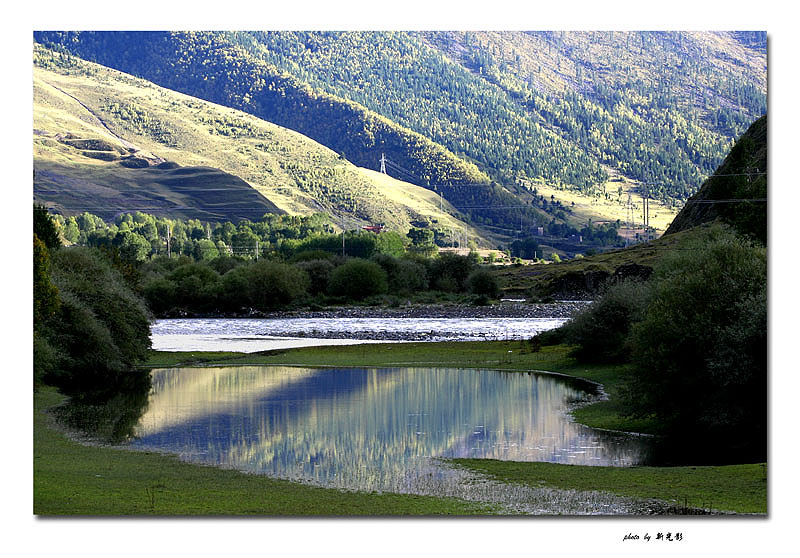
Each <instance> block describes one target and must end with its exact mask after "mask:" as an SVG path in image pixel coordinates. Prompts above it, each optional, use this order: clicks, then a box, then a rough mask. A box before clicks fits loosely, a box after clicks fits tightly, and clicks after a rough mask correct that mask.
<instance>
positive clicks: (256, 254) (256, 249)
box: [256, 238, 258, 261]
mask: <svg viewBox="0 0 800 558" xmlns="http://www.w3.org/2000/svg"><path fill="white" fill-rule="evenodd" d="M256 261H258V239H257V238H256Z"/></svg>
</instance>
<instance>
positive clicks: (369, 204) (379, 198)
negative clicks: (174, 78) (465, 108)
mask: <svg viewBox="0 0 800 558" xmlns="http://www.w3.org/2000/svg"><path fill="white" fill-rule="evenodd" d="M33 147H34V195H35V196H36V198H37V199H38V200H40V201H43V202H47V203H48V205H50V206H52V207H54V208H56V209H59V210H61V211H62V212H66V213H75V212H78V213H80V212H82V211H89V212H90V213H94V214H97V215H101V216H103V217H113V216H114V215H115V214H116V213H119V212H120V211H125V212H131V211H136V210H140V211H144V212H148V213H153V214H156V215H172V216H174V217H180V218H189V217H191V218H200V219H204V220H220V219H225V220H230V219H233V220H236V219H240V218H248V219H251V220H256V219H258V218H260V217H261V216H262V215H263V214H264V213H283V212H288V213H291V214H300V215H310V214H312V213H317V212H326V213H328V214H330V215H331V216H332V217H333V219H334V222H335V223H337V225H341V224H344V226H345V227H347V228H352V227H356V226H360V225H363V224H367V223H373V224H374V223H382V224H385V225H386V226H388V227H390V228H393V229H396V230H398V231H401V232H402V233H403V234H405V232H406V231H407V230H408V229H409V227H411V226H412V223H419V222H423V223H429V224H430V225H431V226H432V227H439V228H442V229H448V230H458V231H462V230H464V229H465V228H466V227H467V225H465V224H464V223H463V222H462V221H460V220H458V219H457V218H455V217H453V216H452V215H451V214H453V215H456V214H457V213H458V212H457V211H456V210H454V209H453V208H452V207H449V204H446V203H442V202H441V201H440V200H439V199H438V198H437V197H436V196H435V195H434V194H433V193H431V192H429V191H428V190H426V189H424V188H419V187H417V186H413V185H411V184H407V183H403V182H400V181H397V180H392V179H391V178H390V177H387V176H385V175H381V176H379V177H376V176H374V175H373V174H369V173H366V172H364V170H363V169H359V168H358V167H355V166H353V165H352V164H351V163H349V162H347V161H345V160H343V159H341V158H340V157H339V156H338V155H337V154H336V153H334V152H333V151H331V150H330V149H328V148H326V147H324V146H321V145H319V144H317V143H316V142H314V141H311V140H310V139H308V138H306V137H304V136H302V135H300V134H298V133H296V132H294V131H291V130H287V129H284V128H281V127H279V126H276V125H274V124H271V123H269V122H265V121H263V120H260V119H258V118H255V117H253V116H251V115H248V114H245V113H242V112H240V111H236V110H233V109H229V108H226V107H222V106H219V105H214V104H212V103H208V102H205V101H201V100H199V99H196V98H192V97H188V96H186V95H182V94H178V93H175V92H173V91H169V90H166V89H163V88H161V87H157V86H155V85H153V84H152V83H148V82H146V81H144V80H141V79H136V78H133V77H132V76H129V75H126V74H123V73H120V72H117V71H115V70H110V69H108V68H105V67H103V66H100V65H97V64H93V63H89V62H85V61H83V60H80V59H78V58H75V57H73V56H69V55H64V54H61V53H55V52H53V51H51V50H49V49H46V48H44V47H41V46H39V45H37V46H35V48H34V146H33ZM398 192H404V193H405V194H404V195H402V196H400V195H398ZM441 209H444V210H446V211H441ZM448 211H449V213H448ZM343 221H344V222H343ZM470 230H471V234H472V235H476V234H477V233H476V231H474V230H472V229H470Z"/></svg>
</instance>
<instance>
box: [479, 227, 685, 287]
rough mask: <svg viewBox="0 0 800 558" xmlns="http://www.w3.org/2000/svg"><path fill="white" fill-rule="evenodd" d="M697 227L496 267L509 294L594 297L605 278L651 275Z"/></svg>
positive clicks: (496, 272) (495, 270)
mask: <svg viewBox="0 0 800 558" xmlns="http://www.w3.org/2000/svg"><path fill="white" fill-rule="evenodd" d="M694 234H696V229H695V230H692V229H690V230H687V231H682V232H680V233H676V234H671V235H667V236H662V237H661V238H659V239H656V240H652V241H650V242H646V243H642V244H637V245H634V246H631V247H629V248H624V249H619V250H611V251H608V252H603V253H601V254H596V255H593V256H587V257H585V258H576V259H572V260H569V261H564V262H559V263H546V264H544V263H543V264H535V265H525V266H508V267H503V268H496V269H494V270H493V273H495V274H496V276H497V277H498V279H499V281H500V283H501V286H502V288H503V291H504V293H505V294H506V295H511V296H519V295H523V296H527V297H531V298H549V297H555V298H579V299H586V298H591V297H593V296H594V295H596V294H597V292H598V289H599V288H600V287H601V286H602V285H603V283H604V282H605V281H607V280H608V279H609V278H611V277H614V276H621V277H631V276H637V277H643V276H644V277H647V276H649V274H650V272H652V268H653V265H655V263H656V262H657V261H658V259H659V258H660V257H661V256H662V255H663V254H665V253H667V252H668V251H669V250H672V249H675V248H676V247H678V246H679V245H680V243H682V242H684V241H685V240H686V239H687V238H689V237H691V236H692V235H694Z"/></svg>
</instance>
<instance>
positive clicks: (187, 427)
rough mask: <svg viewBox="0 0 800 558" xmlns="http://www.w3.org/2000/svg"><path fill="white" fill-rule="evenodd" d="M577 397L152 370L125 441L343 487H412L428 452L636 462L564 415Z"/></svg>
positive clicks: (519, 383)
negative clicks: (149, 387) (144, 401)
mask: <svg viewBox="0 0 800 558" xmlns="http://www.w3.org/2000/svg"><path fill="white" fill-rule="evenodd" d="M582 395H583V392H580V391H579V390H577V389H575V388H574V387H571V386H570V385H568V383H566V382H564V381H562V380H560V379H557V378H554V377H551V376H545V375H536V374H523V373H517V374H501V373H498V372H494V371H485V370H456V369H431V368H391V369H368V370H365V369H309V368H294V367H268V366H245V367H226V368H187V369H174V368H173V369H164V370H155V371H154V372H153V392H152V394H151V398H150V402H149V406H148V408H147V412H146V413H145V414H144V416H143V417H142V419H141V420H140V422H139V424H138V426H137V427H136V436H137V439H136V440H135V441H134V442H133V445H135V446H137V447H141V448H147V449H161V450H167V451H171V452H175V453H178V454H180V455H181V456H182V457H183V458H184V459H188V460H192V461H198V462H202V463H206V464H213V465H219V466H225V467H232V468H235V469H239V470H244V471H252V472H257V473H264V474H270V475H273V476H278V477H282V478H289V479H294V480H305V481H310V482H314V483H318V484H324V485H330V486H338V487H343V488H351V489H366V490H394V491H408V490H409V489H410V487H413V485H414V484H415V483H418V482H420V479H422V478H429V477H430V476H431V475H433V476H436V475H441V474H446V471H445V469H444V468H441V467H438V466H437V465H436V462H435V461H433V460H431V458H436V457H480V458H493V459H504V460H518V461H549V462H555V463H572V464H584V465H633V464H637V463H638V462H639V461H640V460H641V456H642V451H643V450H642V447H641V445H640V443H639V442H638V440H637V439H636V438H632V437H628V436H612V435H604V434H601V433H598V432H596V431H593V430H591V429H588V428H586V427H583V426H581V425H578V424H575V423H573V422H570V421H569V419H568V418H567V416H566V414H565V410H566V406H567V404H568V403H567V402H569V401H573V400H575V399H577V398H580V397H581V396H582Z"/></svg>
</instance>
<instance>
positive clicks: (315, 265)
mask: <svg viewBox="0 0 800 558" xmlns="http://www.w3.org/2000/svg"><path fill="white" fill-rule="evenodd" d="M323 253H324V252H323ZM296 267H297V268H298V269H301V270H302V271H304V272H305V273H306V274H307V275H308V278H309V281H310V283H309V287H308V292H309V293H310V294H312V295H318V294H323V293H325V291H326V290H327V288H328V280H329V279H330V275H331V272H332V271H333V270H334V267H335V266H334V265H333V263H332V262H331V261H330V260H329V259H321V260H308V261H301V262H299V263H297V264H296Z"/></svg>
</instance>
